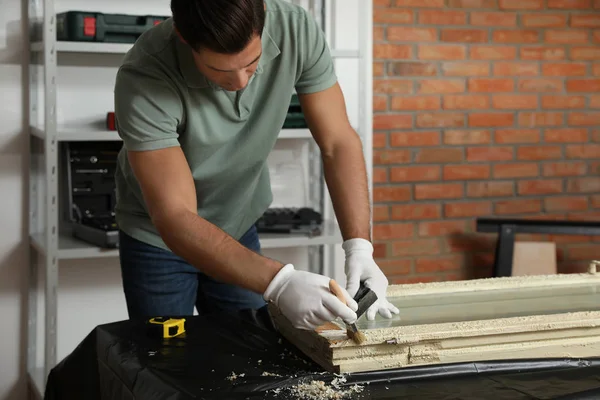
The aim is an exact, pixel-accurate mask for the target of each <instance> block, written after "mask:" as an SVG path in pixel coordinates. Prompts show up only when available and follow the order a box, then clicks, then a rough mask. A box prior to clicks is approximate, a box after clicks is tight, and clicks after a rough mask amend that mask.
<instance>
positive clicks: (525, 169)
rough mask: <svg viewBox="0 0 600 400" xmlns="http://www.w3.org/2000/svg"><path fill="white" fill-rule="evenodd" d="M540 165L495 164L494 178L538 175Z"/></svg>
mask: <svg viewBox="0 0 600 400" xmlns="http://www.w3.org/2000/svg"><path fill="white" fill-rule="evenodd" d="M538 174H539V166H538V164H536V163H510V164H495V165H494V178H499V179H502V178H504V179H506V178H528V177H533V176H538Z"/></svg>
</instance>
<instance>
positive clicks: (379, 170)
mask: <svg viewBox="0 0 600 400" xmlns="http://www.w3.org/2000/svg"><path fill="white" fill-rule="evenodd" d="M387 181H388V169H387V168H384V167H374V168H373V183H386V182H387Z"/></svg>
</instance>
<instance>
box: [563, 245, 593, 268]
mask: <svg viewBox="0 0 600 400" xmlns="http://www.w3.org/2000/svg"><path fill="white" fill-rule="evenodd" d="M597 258H598V245H597V244H587V245H586V244H580V245H577V246H569V259H571V260H582V261H586V262H589V261H590V260H595V259H597ZM580 272H582V273H583V272H585V270H581V271H580Z"/></svg>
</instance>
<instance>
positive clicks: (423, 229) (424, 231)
mask: <svg viewBox="0 0 600 400" xmlns="http://www.w3.org/2000/svg"><path fill="white" fill-rule="evenodd" d="M466 230H467V221H430V222H429V221H428V222H420V223H419V228H418V232H419V236H444V235H451V234H454V233H463V232H465V231H466Z"/></svg>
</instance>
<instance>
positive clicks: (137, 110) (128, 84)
mask: <svg viewBox="0 0 600 400" xmlns="http://www.w3.org/2000/svg"><path fill="white" fill-rule="evenodd" d="M114 101H115V120H116V125H117V130H118V133H119V136H120V137H121V139H123V143H124V146H125V148H126V149H127V150H132V151H144V150H157V149H162V148H166V147H174V146H179V145H180V144H179V140H178V137H179V135H178V133H177V126H178V125H179V123H180V121H181V119H182V112H183V106H182V102H181V98H180V96H179V95H178V93H177V91H176V89H175V88H174V87H173V86H172V85H170V84H169V83H168V81H167V80H165V79H161V78H159V77H157V76H155V74H152V73H150V72H148V71H144V70H141V69H139V68H133V67H128V66H127V67H121V68H120V69H119V71H118V73H117V77H116V82H115V91H114Z"/></svg>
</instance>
